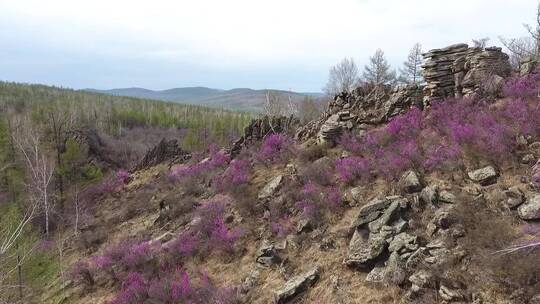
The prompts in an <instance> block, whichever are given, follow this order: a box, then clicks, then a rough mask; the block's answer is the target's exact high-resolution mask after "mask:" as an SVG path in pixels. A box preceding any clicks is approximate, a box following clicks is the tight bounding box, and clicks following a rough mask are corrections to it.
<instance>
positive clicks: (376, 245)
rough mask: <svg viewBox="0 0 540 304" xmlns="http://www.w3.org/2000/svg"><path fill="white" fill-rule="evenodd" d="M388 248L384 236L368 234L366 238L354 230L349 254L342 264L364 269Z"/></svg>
mask: <svg viewBox="0 0 540 304" xmlns="http://www.w3.org/2000/svg"><path fill="white" fill-rule="evenodd" d="M387 247H388V243H387V242H386V236H385V235H384V234H382V233H370V234H369V235H368V237H367V238H366V236H365V235H364V234H363V233H361V232H360V231H358V230H355V232H354V234H353V237H352V239H351V241H350V242H349V252H348V254H347V257H346V258H345V261H344V263H345V264H346V265H347V266H354V267H360V268H366V267H369V266H371V265H372V264H373V263H374V262H376V260H377V259H378V258H379V257H380V256H381V254H382V253H383V252H384V250H385V249H386V248H387Z"/></svg>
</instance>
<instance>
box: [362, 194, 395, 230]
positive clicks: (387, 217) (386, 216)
mask: <svg viewBox="0 0 540 304" xmlns="http://www.w3.org/2000/svg"><path fill="white" fill-rule="evenodd" d="M398 212H399V201H398V200H394V201H393V202H392V203H391V204H390V206H388V208H386V210H385V211H384V212H383V214H382V215H381V216H380V217H379V218H378V219H376V220H374V221H373V222H371V223H369V225H368V227H369V231H371V232H379V230H381V227H382V226H384V225H386V224H388V223H390V221H392V220H393V219H394V218H395V217H396V215H397V214H398Z"/></svg>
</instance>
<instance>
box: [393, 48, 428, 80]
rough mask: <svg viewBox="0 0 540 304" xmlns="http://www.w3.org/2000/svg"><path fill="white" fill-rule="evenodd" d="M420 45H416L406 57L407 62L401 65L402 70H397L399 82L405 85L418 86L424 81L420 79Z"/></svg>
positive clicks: (421, 58) (421, 61)
mask: <svg viewBox="0 0 540 304" xmlns="http://www.w3.org/2000/svg"><path fill="white" fill-rule="evenodd" d="M423 63H424V58H423V57H422V45H421V44H420V43H416V44H415V45H414V46H413V48H412V49H411V51H410V52H409V56H408V57H407V61H405V62H404V63H403V68H401V69H400V70H399V73H400V75H399V81H400V82H403V83H406V84H418V83H421V82H423V81H424V79H423V77H422V64H423Z"/></svg>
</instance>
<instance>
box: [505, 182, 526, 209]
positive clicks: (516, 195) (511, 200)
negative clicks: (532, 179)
mask: <svg viewBox="0 0 540 304" xmlns="http://www.w3.org/2000/svg"><path fill="white" fill-rule="evenodd" d="M504 194H505V195H506V197H507V200H506V206H507V207H508V208H510V209H512V208H516V207H518V206H519V205H521V204H523V202H524V201H525V195H524V194H523V192H522V191H521V190H520V189H519V187H516V186H514V187H510V188H509V189H508V190H506V191H504Z"/></svg>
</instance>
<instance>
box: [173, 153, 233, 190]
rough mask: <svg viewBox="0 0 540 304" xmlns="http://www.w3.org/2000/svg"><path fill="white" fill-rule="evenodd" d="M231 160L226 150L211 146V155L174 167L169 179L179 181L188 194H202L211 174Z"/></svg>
mask: <svg viewBox="0 0 540 304" xmlns="http://www.w3.org/2000/svg"><path fill="white" fill-rule="evenodd" d="M229 162H230V157H229V155H227V154H226V153H225V152H224V151H222V150H219V149H217V147H215V146H211V147H210V149H209V156H208V157H207V158H205V159H203V160H201V161H198V162H195V163H193V164H189V165H182V166H177V167H175V168H173V169H172V170H171V171H170V172H169V176H168V178H169V181H170V182H172V183H179V184H180V185H181V186H182V187H183V188H184V190H186V193H187V194H192V195H200V194H202V193H203V192H204V190H205V189H204V185H206V181H207V180H208V179H209V177H210V176H212V175H216V174H217V172H218V171H219V170H223V169H224V168H225V167H226V166H227V164H228V163H229Z"/></svg>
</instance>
